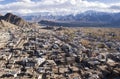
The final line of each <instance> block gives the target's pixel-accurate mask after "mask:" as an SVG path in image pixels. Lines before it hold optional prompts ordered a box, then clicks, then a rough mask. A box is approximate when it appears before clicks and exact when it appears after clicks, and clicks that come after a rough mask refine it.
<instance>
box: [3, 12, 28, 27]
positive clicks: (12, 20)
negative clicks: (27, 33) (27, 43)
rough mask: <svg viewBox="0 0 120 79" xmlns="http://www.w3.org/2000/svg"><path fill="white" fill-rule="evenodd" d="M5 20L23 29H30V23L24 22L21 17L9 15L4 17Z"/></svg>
mask: <svg viewBox="0 0 120 79" xmlns="http://www.w3.org/2000/svg"><path fill="white" fill-rule="evenodd" d="M3 20H5V21H7V22H10V23H12V24H15V25H17V26H21V27H24V26H25V27H28V26H29V23H28V22H26V21H25V20H23V19H22V18H21V17H18V16H16V15H14V14H12V13H7V14H6V15H5V16H3Z"/></svg>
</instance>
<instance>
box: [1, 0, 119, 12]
mask: <svg viewBox="0 0 120 79" xmlns="http://www.w3.org/2000/svg"><path fill="white" fill-rule="evenodd" d="M118 5H119V4H118V3H110V4H106V3H102V2H98V1H91V2H89V1H87V0H17V1H16V2H11V3H8V4H0V11H1V12H2V13H6V12H13V13H17V14H29V13H30V14H34V13H40V12H50V13H51V14H71V13H74V14H76V13H80V12H84V11H87V10H95V11H105V12H118V11H120V10H119V9H118V10H116V8H117V7H115V6H118Z"/></svg>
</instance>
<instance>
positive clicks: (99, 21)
mask: <svg viewBox="0 0 120 79" xmlns="http://www.w3.org/2000/svg"><path fill="white" fill-rule="evenodd" d="M23 18H24V19H26V20H27V21H32V22H38V23H39V24H42V25H51V26H71V27H75V26H76V27H79V26H93V27H94V26H95V27H106V26H107V27H120V13H106V12H96V11H86V12H84V13H79V14H75V15H74V14H70V15H64V16H60V15H55V16H54V15H37V16H35V15H34V16H32V15H31V16H23Z"/></svg>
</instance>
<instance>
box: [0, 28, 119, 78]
mask: <svg viewBox="0 0 120 79" xmlns="http://www.w3.org/2000/svg"><path fill="white" fill-rule="evenodd" d="M48 31H49V30H48ZM53 32H54V33H50V32H46V33H42V32H40V30H35V29H32V30H31V31H28V32H26V33H24V35H22V36H21V37H20V36H19V37H18V38H16V37H15V36H14V38H13V39H12V40H11V41H14V42H13V43H12V44H9V43H8V44H7V45H6V47H4V48H3V49H1V50H0V64H1V65H0V71H1V72H0V79H7V78H9V79H110V78H112V79H119V78H120V40H113V39H106V38H102V36H99V37H97V36H94V35H92V34H91V33H89V34H86V33H84V32H82V31H80V30H78V31H75V32H73V34H72V35H71V36H72V38H70V35H68V34H60V33H58V32H60V30H59V31H53ZM20 33H22V32H20ZM16 35H17V34H16ZM110 35H111V36H113V34H110ZM69 39H70V40H69ZM16 40H17V41H16ZM15 41H16V42H15Z"/></svg>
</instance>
